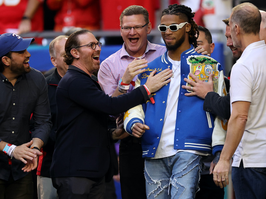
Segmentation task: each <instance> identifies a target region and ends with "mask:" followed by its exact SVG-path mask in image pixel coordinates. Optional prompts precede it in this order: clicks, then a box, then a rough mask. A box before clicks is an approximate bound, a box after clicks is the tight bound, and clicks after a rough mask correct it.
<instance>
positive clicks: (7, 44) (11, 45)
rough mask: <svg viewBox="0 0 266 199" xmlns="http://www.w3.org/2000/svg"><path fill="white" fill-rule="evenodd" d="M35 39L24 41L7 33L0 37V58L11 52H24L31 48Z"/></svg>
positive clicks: (13, 34)
mask: <svg viewBox="0 0 266 199" xmlns="http://www.w3.org/2000/svg"><path fill="white" fill-rule="evenodd" d="M33 41H34V38H28V39H23V38H22V37H21V36H19V35H16V34H15V33H5V34H2V35H0V57H3V56H4V55H5V54H7V53H8V52H10V51H15V52H16V51H22V50H25V49H27V48H28V47H29V45H30V44H31V42H33Z"/></svg>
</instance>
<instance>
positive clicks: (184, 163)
mask: <svg viewBox="0 0 266 199" xmlns="http://www.w3.org/2000/svg"><path fill="white" fill-rule="evenodd" d="M200 171H201V156H200V155H196V154H193V153H189V152H184V151H180V152H178V153H176V154H175V155H174V156H170V157H166V158H161V159H148V158H147V159H145V170H144V175H145V179H146V195H147V199H154V198H156V199H180V198H182V199H193V198H195V195H196V192H197V191H198V183H199V179H200Z"/></svg>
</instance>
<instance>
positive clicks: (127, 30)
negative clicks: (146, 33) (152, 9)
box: [121, 22, 149, 32]
mask: <svg viewBox="0 0 266 199" xmlns="http://www.w3.org/2000/svg"><path fill="white" fill-rule="evenodd" d="M148 24H149V22H147V23H146V24H145V25H143V26H133V27H131V26H121V29H122V30H123V31H126V32H129V31H130V30H131V29H132V28H133V29H134V30H136V31H140V30H141V29H142V28H144V27H145V26H147V25H148Z"/></svg>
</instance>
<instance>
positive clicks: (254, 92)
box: [213, 3, 266, 198]
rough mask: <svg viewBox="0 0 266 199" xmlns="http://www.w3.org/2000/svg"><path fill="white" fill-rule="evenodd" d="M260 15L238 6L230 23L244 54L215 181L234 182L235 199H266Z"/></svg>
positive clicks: (265, 71)
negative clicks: (229, 175) (230, 175)
mask: <svg viewBox="0 0 266 199" xmlns="http://www.w3.org/2000/svg"><path fill="white" fill-rule="evenodd" d="M260 23H261V14H260V12H259V10H258V8H257V7H255V6H254V5H253V4H251V3H243V4H240V5H238V6H236V7H235V8H234V9H233V11H232V14H231V16H230V19H229V25H230V31H231V35H232V40H233V45H234V46H235V47H237V48H240V49H241V50H242V51H243V53H242V55H241V57H240V58H239V60H238V61H237V62H236V64H235V65H234V66H233V68H232V72H231V88H230V96H231V117H230V120H229V123H228V129H227V136H226V141H225V145H224V148H223V150H222V153H221V156H220V161H219V162H218V164H217V166H216V167H215V170H214V175H213V178H214V181H215V183H216V184H217V185H218V186H220V187H224V186H226V185H227V184H228V173H229V169H230V160H231V158H232V156H233V154H234V157H233V164H232V167H233V168H232V180H233V186H234V190H235V195H236V198H266V189H265V187H264V186H265V183H266V158H265V157H266V122H265V121H266V108H265V103H266V95H265V93H266V81H265V79H266V67H265V55H266V45H265V41H260V37H259V31H260Z"/></svg>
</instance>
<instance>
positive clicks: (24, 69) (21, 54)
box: [9, 49, 31, 76]
mask: <svg viewBox="0 0 266 199" xmlns="http://www.w3.org/2000/svg"><path fill="white" fill-rule="evenodd" d="M30 56H31V55H30V53H29V52H28V51H27V49H26V50H23V51H18V52H12V53H11V58H9V69H10V71H11V72H12V73H13V74H14V75H17V76H19V75H22V74H24V73H28V72H30V70H31V68H30V65H29V60H30Z"/></svg>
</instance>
